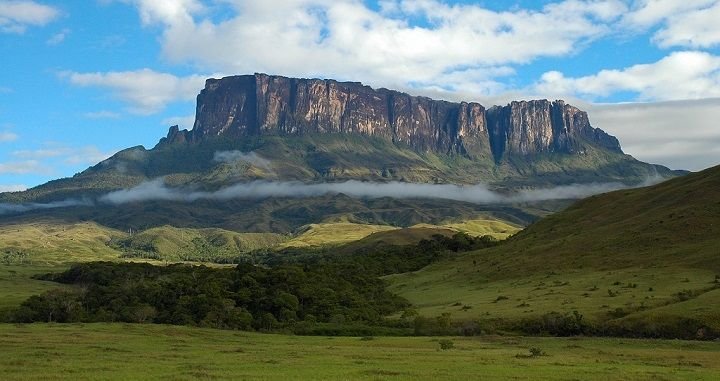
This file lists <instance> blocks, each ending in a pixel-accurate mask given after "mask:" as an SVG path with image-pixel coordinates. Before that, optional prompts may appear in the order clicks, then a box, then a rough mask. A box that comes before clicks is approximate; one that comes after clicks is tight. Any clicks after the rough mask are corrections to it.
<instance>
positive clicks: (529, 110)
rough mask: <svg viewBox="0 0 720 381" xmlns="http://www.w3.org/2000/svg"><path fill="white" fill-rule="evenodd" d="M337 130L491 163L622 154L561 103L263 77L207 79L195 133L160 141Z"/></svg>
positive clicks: (173, 130) (611, 140)
mask: <svg viewBox="0 0 720 381" xmlns="http://www.w3.org/2000/svg"><path fill="white" fill-rule="evenodd" d="M339 132H342V133H356V134H363V135H368V136H376V137H382V138H387V139H390V140H392V141H393V142H397V143H403V144H406V145H408V146H410V147H413V148H414V149H416V150H418V151H433V152H438V153H443V154H447V153H459V154H464V155H468V156H471V157H486V158H491V157H492V158H494V160H495V161H501V160H502V159H503V157H505V156H506V155H521V156H529V155H534V154H541V153H548V152H559V153H566V154H582V153H583V152H584V151H585V148H584V147H585V144H591V145H594V146H596V147H600V148H603V149H607V150H609V151H613V152H617V153H622V150H621V149H620V145H619V143H618V141H617V139H615V138H614V137H612V136H610V135H608V134H606V133H605V132H603V131H602V130H599V129H596V128H593V127H592V126H591V125H590V122H589V120H588V116H587V113H585V112H583V111H581V110H579V109H577V108H575V107H573V106H570V105H567V104H565V103H564V102H563V101H555V102H550V101H547V100H535V101H529V102H525V101H523V102H512V103H511V104H509V105H507V106H503V107H498V106H496V107H493V108H491V109H489V110H486V109H485V108H484V107H483V106H482V105H480V104H478V103H466V102H462V103H452V102H446V101H437V100H432V99H430V98H426V97H415V96H410V95H408V94H405V93H400V92H397V91H392V90H387V89H378V90H375V89H372V88H370V87H368V86H363V85H362V84H360V83H356V82H337V81H334V80H320V79H297V78H286V77H280V76H269V75H265V74H255V75H243V76H233V77H226V78H222V79H209V80H207V82H206V85H205V89H203V90H202V91H201V93H200V95H199V96H198V99H197V110H196V120H195V125H194V127H193V129H192V130H191V131H178V129H177V128H175V127H173V128H171V130H170V132H169V133H168V137H167V138H166V139H164V140H163V142H162V143H184V142H190V143H193V142H199V141H202V140H203V139H206V138H207V137H210V136H221V135H222V136H228V137H237V138H240V137H243V136H255V135H289V134H309V133H339Z"/></svg>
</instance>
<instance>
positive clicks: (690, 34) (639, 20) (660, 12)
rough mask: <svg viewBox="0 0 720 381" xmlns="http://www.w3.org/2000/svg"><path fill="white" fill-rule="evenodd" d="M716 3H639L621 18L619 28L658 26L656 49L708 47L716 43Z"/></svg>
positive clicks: (719, 36)
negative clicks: (658, 47)
mask: <svg viewBox="0 0 720 381" xmlns="http://www.w3.org/2000/svg"><path fill="white" fill-rule="evenodd" d="M719 19H720V0H692V1H687V0H641V1H636V2H635V3H634V6H633V8H632V10H631V11H630V12H628V13H627V14H626V15H625V16H624V17H623V22H622V24H623V26H624V27H630V28H635V29H639V30H648V29H652V28H653V27H655V26H657V25H660V28H659V29H658V30H657V31H656V32H655V34H654V35H653V41H654V42H655V43H657V44H658V45H659V46H660V47H663V48H667V47H672V46H684V47H693V48H699V47H712V46H716V45H718V44H719V43H720V29H719V28H718V27H717V20H719Z"/></svg>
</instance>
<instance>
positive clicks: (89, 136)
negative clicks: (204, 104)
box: [0, 0, 720, 191]
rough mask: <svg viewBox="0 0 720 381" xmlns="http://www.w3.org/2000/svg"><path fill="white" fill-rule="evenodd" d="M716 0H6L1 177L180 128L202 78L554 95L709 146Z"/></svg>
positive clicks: (444, 95) (696, 150)
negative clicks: (264, 77) (267, 77)
mask: <svg viewBox="0 0 720 381" xmlns="http://www.w3.org/2000/svg"><path fill="white" fill-rule="evenodd" d="M718 20H720V0H692V1H688V0H680V1H678V0H564V1H561V0H554V1H551V0H540V1H530V0H492V1H491V0H484V1H470V0H457V1H450V0H381V1H374V0H366V1H359V0H283V1H279V0H264V1H249V0H66V1H41V0H38V1H34V0H33V1H31V0H9V1H8V0H0V56H1V57H2V61H1V62H2V63H1V65H2V66H0V67H1V68H2V70H0V191H14V190H22V189H26V188H28V187H32V186H36V185H39V184H42V183H44V182H46V181H48V180H51V179H55V178H60V177H68V176H72V175H73V174H75V173H78V172H81V171H82V170H84V169H85V168H87V167H88V166H91V165H93V164H95V163H97V162H99V161H101V160H103V159H105V158H107V157H109V156H110V155H112V154H114V153H115V152H117V151H118V150H121V149H124V148H128V147H133V146H137V145H144V146H145V147H147V148H150V147H152V146H154V145H155V144H156V143H157V141H158V140H159V139H160V138H161V137H163V136H165V135H166V133H167V129H168V127H169V126H171V125H174V124H178V125H180V126H181V128H188V129H189V128H192V123H193V117H194V112H195V97H196V96H197V94H198V92H199V91H200V90H201V89H202V88H203V86H204V82H205V79H206V78H210V77H215V78H219V77H222V76H226V75H236V74H252V73H256V72H262V73H268V74H277V75H286V76H294V77H314V78H333V79H338V80H348V81H360V82H363V83H365V84H368V85H371V86H374V87H386V88H392V89H398V90H402V91H406V92H408V93H411V94H413V95H426V96H431V97H433V98H437V99H447V100H453V101H459V100H465V101H478V102H480V103H482V104H484V105H485V106H486V107H489V106H492V105H495V104H500V105H502V104H506V103H508V102H509V101H511V100H520V99H565V100H567V101H568V102H570V103H572V104H574V105H576V106H578V107H580V108H581V109H583V110H586V111H588V113H589V117H590V121H591V123H592V125H593V126H595V127H599V128H602V129H603V130H605V131H607V132H608V133H610V134H613V135H615V136H617V137H618V138H619V139H620V142H621V144H622V146H623V149H624V151H625V152H626V153H629V154H631V155H633V156H634V157H636V158H638V159H640V160H643V161H647V162H652V163H658V164H663V165H666V166H668V167H670V168H673V169H688V170H701V169H704V168H707V167H710V166H713V165H716V164H720V125H718V121H720V23H719V22H718Z"/></svg>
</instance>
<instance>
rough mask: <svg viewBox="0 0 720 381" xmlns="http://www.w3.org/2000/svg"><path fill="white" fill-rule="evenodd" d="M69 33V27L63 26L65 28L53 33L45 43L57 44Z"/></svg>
mask: <svg viewBox="0 0 720 381" xmlns="http://www.w3.org/2000/svg"><path fill="white" fill-rule="evenodd" d="M69 34H70V29H68V28H65V29H63V30H61V31H60V32H58V33H56V34H54V35H53V36H52V37H50V38H49V39H48V40H47V44H48V45H59V44H61V43H62V42H63V41H65V38H67V36H68V35H69Z"/></svg>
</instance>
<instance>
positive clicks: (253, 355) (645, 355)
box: [0, 324, 720, 381]
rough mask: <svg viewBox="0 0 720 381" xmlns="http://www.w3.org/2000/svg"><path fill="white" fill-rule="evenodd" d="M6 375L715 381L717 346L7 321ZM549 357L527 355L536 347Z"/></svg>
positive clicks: (0, 368) (2, 364)
mask: <svg viewBox="0 0 720 381" xmlns="http://www.w3.org/2000/svg"><path fill="white" fill-rule="evenodd" d="M0 337H1V338H2V339H1V340H0V353H3V356H0V379H3V380H8V381H10V380H97V379H102V380H139V379H142V380H198V379H200V380H224V379H228V380H229V379H232V380H290V379H307V380H476V379H483V380H509V379H513V380H602V381H607V380H717V379H718V378H720V344H719V343H716V342H686V341H679V340H673V341H657V340H656V341H653V340H626V339H594V338H568V339H558V338H522V337H495V336H489V337H480V338H451V339H450V340H452V342H453V344H454V348H452V349H449V350H440V345H439V340H443V339H442V338H431V337H412V338H404V337H398V338H386V337H383V338H373V339H371V340H368V338H365V339H362V338H356V337H335V338H333V337H301V336H284V335H269V334H256V333H247V332H237V331H220V330H210V329H199V328H188V327H176V326H160V325H129V324H86V325H47V324H34V325H19V326H16V325H7V324H6V325H0ZM533 347H535V348H539V349H540V350H542V351H543V352H545V354H544V355H540V356H537V357H531V356H529V353H530V352H529V350H530V348H533Z"/></svg>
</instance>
